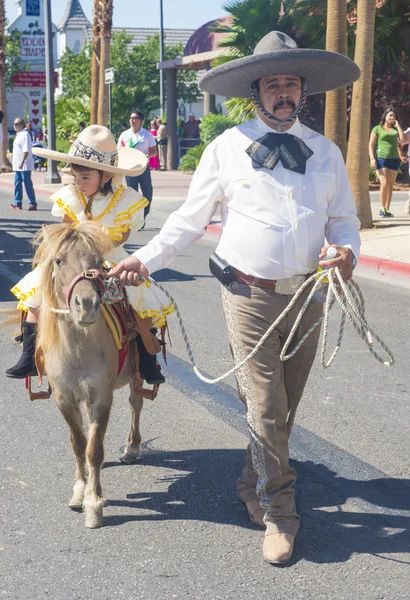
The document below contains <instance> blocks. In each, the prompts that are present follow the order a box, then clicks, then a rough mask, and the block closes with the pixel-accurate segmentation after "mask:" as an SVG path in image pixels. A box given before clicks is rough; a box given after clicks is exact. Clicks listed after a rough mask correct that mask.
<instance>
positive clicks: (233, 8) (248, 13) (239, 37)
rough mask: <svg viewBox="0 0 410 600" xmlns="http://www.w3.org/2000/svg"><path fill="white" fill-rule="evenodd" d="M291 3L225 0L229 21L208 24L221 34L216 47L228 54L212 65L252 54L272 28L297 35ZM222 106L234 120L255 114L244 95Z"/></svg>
mask: <svg viewBox="0 0 410 600" xmlns="http://www.w3.org/2000/svg"><path fill="white" fill-rule="evenodd" d="M294 4H295V0H229V1H228V2H227V3H226V4H225V5H224V6H223V8H224V10H226V11H227V12H228V13H230V14H231V15H232V23H231V24H223V23H221V24H219V23H218V24H217V25H215V26H214V27H211V28H210V30H211V31H213V32H215V33H223V34H224V39H223V41H221V42H219V47H220V48H228V49H229V54H224V55H222V56H220V57H218V58H217V59H215V60H214V61H213V63H212V66H217V65H220V64H223V63H225V62H228V61H230V60H234V59H235V58H241V57H242V56H248V55H249V54H252V53H253V50H254V48H255V46H256V44H257V43H258V42H259V40H261V39H262V37H263V36H265V35H266V34H267V33H269V32H270V31H273V30H276V31H283V32H284V33H287V34H288V35H290V36H291V37H293V38H294V39H296V38H297V37H298V35H297V33H296V31H295V28H294V24H293V17H292V14H293V7H294ZM226 109H227V113H228V116H229V117H230V118H232V119H235V120H238V121H239V120H247V119H252V118H253V117H254V116H255V106H254V104H253V101H252V100H247V99H246V98H231V99H230V100H229V101H228V102H227V104H226Z"/></svg>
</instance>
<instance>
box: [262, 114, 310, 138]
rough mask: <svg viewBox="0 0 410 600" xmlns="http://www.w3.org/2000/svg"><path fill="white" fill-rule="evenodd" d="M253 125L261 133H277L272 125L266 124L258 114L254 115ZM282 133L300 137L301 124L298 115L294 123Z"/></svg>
mask: <svg viewBox="0 0 410 600" xmlns="http://www.w3.org/2000/svg"><path fill="white" fill-rule="evenodd" d="M255 127H256V129H257V130H258V131H260V132H261V133H279V132H278V131H276V130H275V129H273V128H272V127H269V125H267V124H266V123H265V122H264V121H262V119H261V118H260V116H259V115H256V119H255ZM284 133H290V134H291V135H296V136H297V137H302V125H301V123H300V121H299V119H298V117H296V119H295V121H294V123H293V124H292V127H290V128H289V129H287V130H286V131H285V132H284Z"/></svg>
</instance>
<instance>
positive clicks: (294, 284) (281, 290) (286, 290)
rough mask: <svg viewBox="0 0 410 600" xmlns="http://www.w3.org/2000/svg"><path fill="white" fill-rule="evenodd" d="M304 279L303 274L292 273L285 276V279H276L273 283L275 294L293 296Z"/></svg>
mask: <svg viewBox="0 0 410 600" xmlns="http://www.w3.org/2000/svg"><path fill="white" fill-rule="evenodd" d="M305 279H306V278H305V276H304V275H294V276H293V277H287V278H286V279H278V280H277V281H276V285H275V292H276V293H277V294H284V295H286V296H293V295H294V294H296V292H297V291H298V289H299V288H300V286H301V285H302V284H303V283H305Z"/></svg>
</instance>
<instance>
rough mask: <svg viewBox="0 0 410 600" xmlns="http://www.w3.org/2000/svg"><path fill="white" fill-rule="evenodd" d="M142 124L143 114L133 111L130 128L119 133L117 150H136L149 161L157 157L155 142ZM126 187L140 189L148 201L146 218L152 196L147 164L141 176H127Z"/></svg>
mask: <svg viewBox="0 0 410 600" xmlns="http://www.w3.org/2000/svg"><path fill="white" fill-rule="evenodd" d="M143 122H144V114H143V113H142V112H140V111H139V110H133V111H132V113H131V114H130V128H129V129H127V130H126V131H123V132H122V133H121V135H120V137H119V139H118V148H132V149H135V150H138V151H139V152H143V153H144V154H145V155H146V156H147V158H148V159H150V158H153V157H154V156H157V155H158V149H157V142H156V140H155V138H154V136H153V135H152V133H151V132H150V131H148V129H145V128H144V127H143V126H142V124H143ZM127 185H128V187H132V188H133V189H134V190H136V191H138V190H139V189H140V188H141V192H142V194H143V196H144V197H145V198H146V199H147V200H148V204H147V205H146V207H145V208H144V216H145V217H147V215H148V213H149V211H150V208H151V202H152V195H153V189H152V180H151V169H150V166H149V164H148V166H147V168H146V169H145V171H144V172H143V173H142V174H141V175H138V177H129V176H127Z"/></svg>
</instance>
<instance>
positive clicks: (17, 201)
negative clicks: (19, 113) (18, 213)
mask: <svg viewBox="0 0 410 600" xmlns="http://www.w3.org/2000/svg"><path fill="white" fill-rule="evenodd" d="M14 131H15V132H16V137H15V140H14V142H13V171H15V176H14V204H12V205H11V208H12V209H13V210H22V208H23V206H22V204H23V183H24V187H25V189H26V194H27V197H28V201H29V207H28V209H29V210H37V202H36V195H35V193H34V188H33V182H32V181H31V171H33V170H34V160H33V153H32V151H31V136H30V134H29V132H28V131H27V129H26V128H25V123H24V119H22V118H21V117H17V118H16V119H15V120H14Z"/></svg>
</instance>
